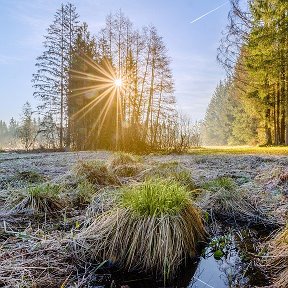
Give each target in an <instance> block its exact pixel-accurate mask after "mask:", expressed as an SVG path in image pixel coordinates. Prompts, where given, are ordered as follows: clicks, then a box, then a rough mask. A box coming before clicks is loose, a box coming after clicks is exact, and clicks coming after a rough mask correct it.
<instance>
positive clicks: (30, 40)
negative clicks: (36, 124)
mask: <svg viewBox="0 0 288 288" xmlns="http://www.w3.org/2000/svg"><path fill="white" fill-rule="evenodd" d="M62 2H63V1H60V0H0V35H1V45H0V85H1V90H0V99H1V102H0V119H1V120H5V121H9V119H10V118H11V117H12V116H13V117H14V118H16V119H19V117H20V114H21V109H22V106H23V104H24V103H25V102H26V101H29V102H30V103H31V104H32V105H33V106H36V101H35V99H33V95H32V94H33V88H32V84H31V78H32V73H34V72H35V62H36V57H37V56H39V55H40V54H41V53H42V51H43V45H42V42H43V35H45V34H46V29H47V28H48V26H49V25H50V23H52V21H53V17H54V13H55V11H56V10H57V9H58V8H59V7H60V5H61V3H62ZM70 2H71V3H73V4H75V5H76V7H77V12H78V13H79V14H80V20H81V21H85V22H87V23H88V25H89V27H90V30H91V32H92V33H97V32H98V31H99V30H100V29H101V28H102V27H103V25H104V22H105V17H106V16H107V15H108V14H109V13H110V12H112V13H113V12H117V11H118V10H119V9H121V10H122V11H123V12H124V14H125V15H126V16H128V17H129V18H130V20H131V21H132V22H133V23H134V24H135V26H136V27H142V26H145V25H149V24H153V25H154V26H156V27H157V29H158V32H159V34H160V35H161V36H163V38H164V42H165V43H166V46H167V48H168V51H169V55H170V56H171V57H172V66H171V67H172V70H173V74H174V79H175V84H176V86H175V88H176V91H175V96H176V98H177V103H178V106H179V109H181V110H182V111H183V112H184V113H185V114H187V115H188V116H190V117H191V118H192V119H193V120H199V119H202V118H203V117H204V115H205V110H206V107H207V105H208V103H209V100H210V98H211V97H212V94H213V91H214V89H215V87H216V85H217V83H218V82H219V81H220V80H221V79H223V78H224V77H225V74H224V71H223V69H222V68H221V67H220V65H219V64H218V63H217V61H216V55H217V47H218V45H219V41H220V39H221V32H222V31H223V30H224V29H225V26H226V25H227V15H228V11H229V3H228V2H227V3H226V4H225V5H223V6H222V7H221V8H219V9H218V10H216V11H214V12H213V13H210V14H209V15H207V16H205V17H203V18H202V19H200V20H198V21H196V22H194V23H192V24H191V21H193V20H195V19H197V18H198V17H200V16H202V15H204V14H206V13H207V12H209V11H211V10H213V9H215V8H216V7H218V6H220V5H222V4H223V3H225V0H178V1H176V0H78V1H70Z"/></svg>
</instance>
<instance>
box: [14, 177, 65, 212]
mask: <svg viewBox="0 0 288 288" xmlns="http://www.w3.org/2000/svg"><path fill="white" fill-rule="evenodd" d="M62 191H63V187H62V186H61V185H55V184H50V183H45V184H42V185H37V186H30V187H28V188H27V189H26V190H24V193H23V192H22V193H18V195H16V193H15V194H14V196H16V198H15V199H12V203H13V202H14V205H13V208H12V210H14V211H19V212H21V211H24V210H26V209H32V210H34V211H36V212H40V213H50V214H52V213H54V212H58V211H59V210H61V209H62V208H64V206H65V203H64V202H65V201H64V200H63V198H61V197H60V193H61V192H62ZM12 197H13V196H12Z"/></svg>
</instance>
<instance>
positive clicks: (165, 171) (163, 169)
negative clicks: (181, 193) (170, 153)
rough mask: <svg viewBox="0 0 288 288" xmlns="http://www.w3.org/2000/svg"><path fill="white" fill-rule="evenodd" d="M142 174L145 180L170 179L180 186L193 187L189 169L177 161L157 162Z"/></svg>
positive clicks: (191, 188) (190, 188)
mask: <svg viewBox="0 0 288 288" xmlns="http://www.w3.org/2000/svg"><path fill="white" fill-rule="evenodd" d="M144 176H145V177H144V178H145V179H146V180H149V179H153V178H165V179H172V180H174V181H176V182H178V183H179V184H181V185H182V186H186V187H187V188H188V189H189V190H193V189H195V183H194V181H193V179H192V177H191V173H190V171H189V170H188V169H186V168H185V167H183V166H182V165H181V164H180V163H179V162H177V161H171V162H164V163H159V164H157V165H156V166H154V167H153V168H151V169H149V170H147V172H146V173H145V175H144Z"/></svg>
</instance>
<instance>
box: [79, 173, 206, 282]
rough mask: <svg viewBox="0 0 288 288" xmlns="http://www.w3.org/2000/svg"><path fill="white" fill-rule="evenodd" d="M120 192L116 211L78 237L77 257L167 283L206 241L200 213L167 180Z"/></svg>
mask: <svg viewBox="0 0 288 288" xmlns="http://www.w3.org/2000/svg"><path fill="white" fill-rule="evenodd" d="M120 192H121V194H120V195H119V198H118V199H117V200H118V201H116V203H117V204H118V205H117V204H116V206H115V207H114V208H112V209H111V210H110V211H106V212H105V213H101V214H99V215H98V216H96V217H95V218H94V221H93V222H92V223H91V224H90V225H89V226H88V227H85V228H84V230H83V231H82V232H81V233H80V234H79V235H78V238H77V241H79V242H80V243H81V244H80V245H79V247H81V248H80V249H81V250H82V251H81V255H87V257H88V259H90V260H91V258H92V259H95V260H97V259H98V260H100V261H104V260H107V259H113V260H114V261H115V262H116V263H117V265H118V267H119V268H120V269H123V270H126V271H134V272H135V271H139V272H148V273H153V274H154V275H155V274H156V275H158V276H163V279H164V281H165V280H168V279H169V278H171V276H174V275H176V272H177V271H178V269H179V267H180V265H181V264H183V262H184V260H185V259H188V258H191V257H195V256H197V250H198V249H197V248H198V244H199V242H200V241H203V240H204V239H205V237H206V231H205V228H204V225H203V221H202V217H201V213H200V211H199V210H198V208H197V207H196V206H194V204H193V202H192V201H191V199H190V197H189V192H187V190H186V187H183V186H181V185H179V183H178V182H176V181H175V180H171V179H170V180H169V179H155V178H154V179H150V180H146V181H145V182H144V183H141V184H138V185H135V186H130V187H126V188H122V189H121V190H120Z"/></svg>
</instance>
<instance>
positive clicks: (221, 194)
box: [198, 185, 278, 226]
mask: <svg viewBox="0 0 288 288" xmlns="http://www.w3.org/2000/svg"><path fill="white" fill-rule="evenodd" d="M212 187H213V190H212V188H210V189H211V190H212V191H211V190H210V191H207V193H204V194H203V195H202V197H200V199H198V201H199V206H200V207H201V208H202V209H203V210H205V211H207V212H208V213H210V214H211V215H214V216H216V217H218V218H220V219H223V220H225V221H226V220H229V221H235V222H245V223H248V224H250V225H251V226H253V225H259V224H260V225H264V226H266V225H268V226H277V225H278V222H277V219H274V218H273V217H272V216H271V215H269V213H268V211H266V210H265V209H263V205H259V206H258V205H257V202H256V201H255V199H254V198H252V197H251V195H250V194H249V192H248V191H247V190H244V189H239V188H237V187H236V186H235V187H234V188H233V189H232V190H228V189H227V186H226V189H224V188H223V187H221V188H219V190H218V191H216V188H215V186H212ZM228 187H232V186H230V185H229V186H228Z"/></svg>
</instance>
